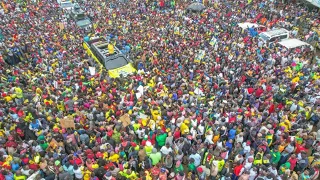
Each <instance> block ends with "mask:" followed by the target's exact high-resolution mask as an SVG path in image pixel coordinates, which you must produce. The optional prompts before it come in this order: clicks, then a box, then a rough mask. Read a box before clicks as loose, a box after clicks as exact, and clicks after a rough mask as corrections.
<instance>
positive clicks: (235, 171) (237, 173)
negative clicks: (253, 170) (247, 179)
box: [233, 164, 243, 176]
mask: <svg viewBox="0 0 320 180" xmlns="http://www.w3.org/2000/svg"><path fill="white" fill-rule="evenodd" d="M242 167H243V165H242V164H240V165H239V166H236V167H235V168H234V170H233V173H234V174H235V175H236V176H240V172H241V169H242Z"/></svg>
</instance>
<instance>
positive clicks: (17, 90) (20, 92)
mask: <svg viewBox="0 0 320 180" xmlns="http://www.w3.org/2000/svg"><path fill="white" fill-rule="evenodd" d="M15 91H16V95H17V98H23V91H22V89H21V88H15Z"/></svg>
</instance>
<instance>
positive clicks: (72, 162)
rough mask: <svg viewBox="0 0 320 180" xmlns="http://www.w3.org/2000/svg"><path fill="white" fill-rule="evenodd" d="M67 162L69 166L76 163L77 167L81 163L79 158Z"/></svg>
mask: <svg viewBox="0 0 320 180" xmlns="http://www.w3.org/2000/svg"><path fill="white" fill-rule="evenodd" d="M69 162H70V164H74V163H76V164H77V165H79V164H81V163H82V161H81V159H80V158H75V159H71V160H69Z"/></svg>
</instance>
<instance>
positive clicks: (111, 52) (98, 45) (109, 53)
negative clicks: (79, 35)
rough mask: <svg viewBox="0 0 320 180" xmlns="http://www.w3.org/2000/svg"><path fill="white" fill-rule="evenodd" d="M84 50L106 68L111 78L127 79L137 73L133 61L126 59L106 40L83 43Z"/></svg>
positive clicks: (97, 39)
mask: <svg viewBox="0 0 320 180" xmlns="http://www.w3.org/2000/svg"><path fill="white" fill-rule="evenodd" d="M83 48H84V49H85V50H86V52H87V54H88V55H89V56H90V57H92V58H93V59H94V60H95V61H96V62H97V63H98V64H100V66H102V67H104V68H105V69H106V70H107V71H108V74H109V76H110V77H112V78H117V77H120V75H122V76H123V77H126V76H128V75H131V74H133V73H134V72H136V69H135V68H134V67H133V65H132V61H131V60H129V59H128V58H127V57H125V56H124V55H123V54H122V53H121V52H120V50H119V49H118V48H117V47H115V46H114V45H113V44H111V43H108V41H107V40H106V39H105V38H102V37H98V38H91V39H90V40H88V41H84V42H83Z"/></svg>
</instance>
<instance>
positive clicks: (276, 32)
mask: <svg viewBox="0 0 320 180" xmlns="http://www.w3.org/2000/svg"><path fill="white" fill-rule="evenodd" d="M285 33H289V31H288V30H286V29H284V28H281V29H274V30H270V31H267V32H263V34H265V35H267V36H270V37H273V36H277V35H280V34H285Z"/></svg>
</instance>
